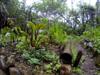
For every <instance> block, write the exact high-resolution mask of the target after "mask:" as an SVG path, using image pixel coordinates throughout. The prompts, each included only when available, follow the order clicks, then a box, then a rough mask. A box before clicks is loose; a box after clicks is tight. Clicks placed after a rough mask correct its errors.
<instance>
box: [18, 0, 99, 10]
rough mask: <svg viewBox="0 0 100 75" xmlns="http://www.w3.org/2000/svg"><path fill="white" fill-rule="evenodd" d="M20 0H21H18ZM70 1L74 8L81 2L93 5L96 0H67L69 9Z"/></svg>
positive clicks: (28, 1) (29, 0) (37, 0)
mask: <svg viewBox="0 0 100 75" xmlns="http://www.w3.org/2000/svg"><path fill="white" fill-rule="evenodd" d="M19 1H22V0H19ZM39 1H41V0H26V4H27V5H32V3H33V2H39ZM72 1H73V8H74V9H76V8H77V4H79V3H80V1H81V2H85V3H87V4H90V5H92V6H95V3H96V1H97V0H67V6H68V7H69V8H70V9H71V7H72Z"/></svg>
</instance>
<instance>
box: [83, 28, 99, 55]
mask: <svg viewBox="0 0 100 75" xmlns="http://www.w3.org/2000/svg"><path fill="white" fill-rule="evenodd" d="M99 31H100V27H96V28H91V29H90V30H88V31H85V32H84V33H83V35H82V38H83V39H84V38H86V39H89V40H90V41H92V43H93V46H94V48H95V49H96V50H97V52H98V53H100V32H99Z"/></svg>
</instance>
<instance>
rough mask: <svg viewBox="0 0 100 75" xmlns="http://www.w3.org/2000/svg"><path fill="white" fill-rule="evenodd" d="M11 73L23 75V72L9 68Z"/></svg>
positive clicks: (12, 74) (11, 74)
mask: <svg viewBox="0 0 100 75" xmlns="http://www.w3.org/2000/svg"><path fill="white" fill-rule="evenodd" d="M9 73H10V75H22V74H21V72H20V71H19V70H18V69H17V68H15V67H11V68H9Z"/></svg>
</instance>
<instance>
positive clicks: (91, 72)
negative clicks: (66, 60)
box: [80, 49, 99, 75]
mask: <svg viewBox="0 0 100 75" xmlns="http://www.w3.org/2000/svg"><path fill="white" fill-rule="evenodd" d="M92 56H93V54H92V53H91V52H89V51H88V50H86V49H84V50H83V56H82V59H81V60H83V62H81V64H80V68H81V70H82V72H83V73H82V75H99V74H96V72H97V68H96V66H95V62H94V58H93V57H92Z"/></svg>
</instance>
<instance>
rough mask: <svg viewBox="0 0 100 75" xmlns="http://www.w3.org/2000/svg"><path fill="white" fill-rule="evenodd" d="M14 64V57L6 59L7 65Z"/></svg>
mask: <svg viewBox="0 0 100 75" xmlns="http://www.w3.org/2000/svg"><path fill="white" fill-rule="evenodd" d="M14 64H15V59H14V55H11V56H9V57H8V58H7V65H14Z"/></svg>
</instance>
